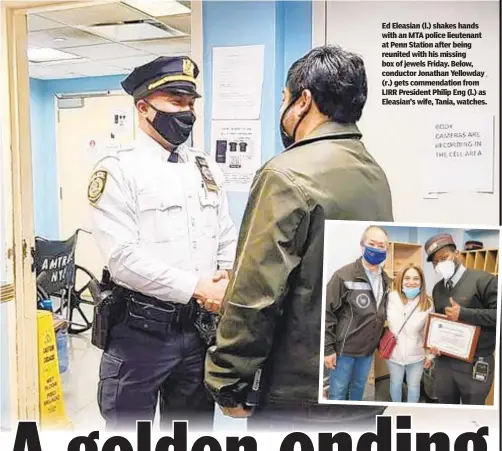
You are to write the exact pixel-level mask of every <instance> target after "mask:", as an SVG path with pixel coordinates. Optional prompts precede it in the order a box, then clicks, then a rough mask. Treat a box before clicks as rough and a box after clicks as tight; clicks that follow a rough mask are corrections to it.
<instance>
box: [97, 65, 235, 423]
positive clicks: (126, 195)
mask: <svg viewBox="0 0 502 451" xmlns="http://www.w3.org/2000/svg"><path fill="white" fill-rule="evenodd" d="M198 73H199V70H198V68H197V65H196V64H195V63H194V62H193V61H192V60H191V59H190V58H188V57H174V58H168V57H161V58H158V59H156V60H154V61H152V62H150V63H148V64H146V65H144V66H142V67H138V68H136V69H134V71H133V72H132V73H131V74H130V75H129V76H128V77H127V78H126V79H125V80H124V81H123V82H122V87H123V88H124V90H125V91H126V92H127V93H128V94H130V95H131V96H132V97H133V99H134V102H135V105H136V109H137V113H138V119H139V128H140V130H139V131H138V137H137V140H136V142H135V143H134V144H133V145H131V146H130V147H128V148H124V149H119V150H115V151H113V153H111V154H109V155H107V156H106V157H104V158H103V159H102V160H101V161H99V162H98V163H97V165H96V166H95V168H94V172H93V175H92V177H91V181H90V184H89V190H88V198H89V202H90V205H91V217H92V223H93V233H94V236H95V239H96V241H97V243H98V246H99V248H100V250H101V252H102V254H103V256H104V258H105V262H106V266H107V270H108V271H109V274H110V277H111V280H112V283H114V284H116V286H119V287H120V289H119V293H123V295H124V300H125V302H124V306H125V307H124V310H125V313H124V316H123V319H121V320H120V321H119V322H118V324H116V325H115V326H114V327H113V328H112V330H111V332H110V335H109V340H108V342H107V345H106V347H105V351H104V353H103V356H102V360H101V366H100V382H99V387H98V402H99V407H100V411H101V414H102V416H103V417H104V418H105V420H106V423H107V428H108V429H117V428H120V429H126V430H127V429H135V427H136V421H137V420H153V418H154V414H155V409H156V406H157V400H158V398H159V394H160V400H161V417H162V418H161V420H162V421H165V422H167V424H169V425H170V422H171V421H172V420H173V419H176V420H189V426H190V428H191V429H193V428H194V427H200V428H206V427H209V428H210V427H211V425H212V418H213V406H214V405H213V402H212V401H211V400H210V397H209V396H208V394H207V392H206V390H205V388H204V385H203V376H204V357H205V352H206V348H207V346H206V343H205V342H204V341H203V340H202V338H201V334H200V333H198V332H199V331H198V330H197V328H196V327H194V317H195V316H194V315H195V314H196V312H197V311H198V309H199V313H200V309H201V308H205V309H207V310H211V311H217V310H218V304H219V302H220V301H221V299H222V298H223V295H224V293H225V290H226V287H227V284H228V278H229V274H230V270H231V268H232V266H233V261H234V257H235V251H236V242H237V231H236V228H235V225H234V223H233V222H232V220H231V218H230V215H229V211H228V202H227V196H226V193H225V190H224V187H223V186H222V185H223V175H222V173H221V171H220V170H219V168H218V167H217V166H213V165H212V164H211V163H209V162H208V161H207V159H206V155H205V154H204V153H203V152H200V151H197V150H194V149H192V148H190V147H188V146H187V145H185V142H186V141H187V139H188V138H189V136H190V133H191V131H192V126H193V123H194V121H195V115H194V102H195V99H196V98H197V97H200V96H199V94H197V91H196V84H195V80H196V78H197V75H198ZM120 290H122V291H120ZM201 306H202V307H201Z"/></svg>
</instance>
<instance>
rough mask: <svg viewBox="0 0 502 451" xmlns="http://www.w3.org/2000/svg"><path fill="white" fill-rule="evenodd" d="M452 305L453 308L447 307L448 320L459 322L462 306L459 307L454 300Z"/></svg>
mask: <svg viewBox="0 0 502 451" xmlns="http://www.w3.org/2000/svg"><path fill="white" fill-rule="evenodd" d="M450 305H451V307H446V308H445V310H444V312H445V313H446V316H447V317H448V319H451V320H453V321H458V318H459V316H460V305H458V304H457V303H456V302H455V301H454V300H453V298H450Z"/></svg>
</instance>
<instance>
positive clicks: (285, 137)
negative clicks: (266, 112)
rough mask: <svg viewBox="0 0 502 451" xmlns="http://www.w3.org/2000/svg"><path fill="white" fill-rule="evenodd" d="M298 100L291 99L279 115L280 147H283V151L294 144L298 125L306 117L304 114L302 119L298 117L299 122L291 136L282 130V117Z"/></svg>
mask: <svg viewBox="0 0 502 451" xmlns="http://www.w3.org/2000/svg"><path fill="white" fill-rule="evenodd" d="M299 98H300V97H297V98H296V99H293V100H292V101H291V102H290V103H289V105H288V106H287V107H286V108H285V109H284V111H283V112H282V115H281V119H280V127H281V140H282V145H283V146H284V148H285V149H287V148H288V147H289V146H292V145H293V144H294V143H295V142H296V139H295V135H296V131H297V130H298V127H299V125H300V123H301V122H302V120H303V118H304V117H305V116H306V115H307V114H306V113H305V114H304V115H302V117H300V120H299V121H298V122H297V123H296V125H295V127H294V128H293V134H292V135H291V136H290V135H289V134H288V132H287V131H286V129H285V128H284V124H283V122H282V121H283V119H284V116H286V113H287V112H288V110H289V109H290V108H291V107H292V106H293V105H294V104H295V102H296V101H297V100H298V99H299Z"/></svg>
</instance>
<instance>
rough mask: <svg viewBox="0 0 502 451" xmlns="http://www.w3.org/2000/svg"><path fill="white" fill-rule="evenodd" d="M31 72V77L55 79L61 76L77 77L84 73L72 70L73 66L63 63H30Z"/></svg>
mask: <svg viewBox="0 0 502 451" xmlns="http://www.w3.org/2000/svg"><path fill="white" fill-rule="evenodd" d="M29 73H30V77H31V78H38V79H43V80H54V79H59V78H75V77H82V76H83V75H82V74H80V73H78V72H76V71H74V70H72V68H71V67H68V66H67V65H64V64H61V65H59V66H40V65H30V67H29Z"/></svg>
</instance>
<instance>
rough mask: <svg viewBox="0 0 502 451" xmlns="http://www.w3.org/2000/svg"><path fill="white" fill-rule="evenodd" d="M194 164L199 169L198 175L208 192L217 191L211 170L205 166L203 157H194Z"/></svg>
mask: <svg viewBox="0 0 502 451" xmlns="http://www.w3.org/2000/svg"><path fill="white" fill-rule="evenodd" d="M195 162H196V163H197V167H198V168H199V171H200V175H201V176H202V180H203V181H204V185H205V186H206V189H207V190H208V191H215V192H217V191H218V185H217V184H216V182H215V180H214V177H213V174H212V172H211V169H209V166H208V165H207V161H206V159H205V158H204V157H195Z"/></svg>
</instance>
